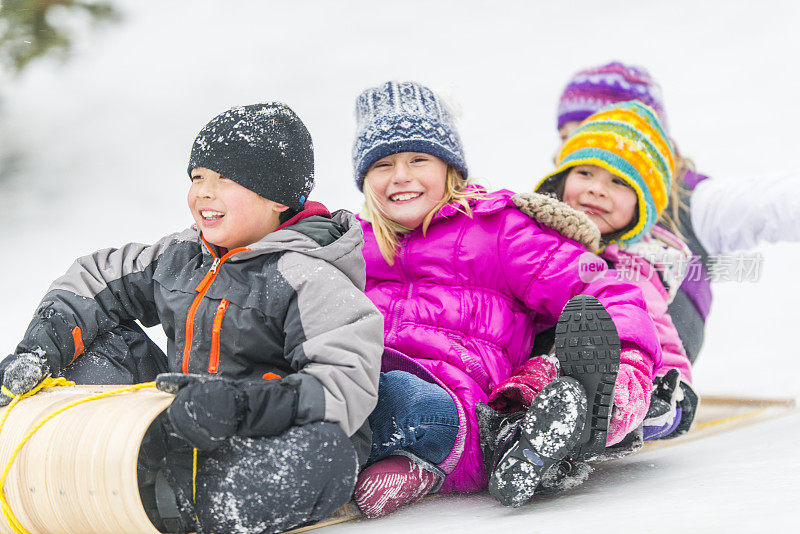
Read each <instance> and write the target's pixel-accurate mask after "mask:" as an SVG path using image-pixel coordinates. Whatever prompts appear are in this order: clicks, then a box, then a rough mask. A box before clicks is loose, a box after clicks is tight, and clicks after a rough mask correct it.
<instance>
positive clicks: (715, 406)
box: [641, 395, 798, 452]
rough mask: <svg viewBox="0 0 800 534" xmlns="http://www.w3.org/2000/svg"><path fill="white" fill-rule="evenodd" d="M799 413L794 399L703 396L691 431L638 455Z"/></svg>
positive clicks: (652, 444) (651, 444) (654, 443)
mask: <svg viewBox="0 0 800 534" xmlns="http://www.w3.org/2000/svg"><path fill="white" fill-rule="evenodd" d="M797 411H798V408H797V404H796V401H795V399H793V398H771V399H770V398H763V399H759V398H752V397H734V396H716V395H706V396H703V397H701V398H700V407H699V408H698V410H697V415H696V416H695V418H694V422H693V423H692V428H691V429H690V430H689V432H687V433H686V434H684V435H683V436H680V437H677V438H674V439H662V440H657V441H648V442H647V443H645V444H644V447H642V450H641V452H647V451H652V450H656V449H662V448H664V447H670V446H673V445H678V444H680V443H686V442H687V441H693V440H696V439H700V438H705V437H708V436H713V435H715V434H720V433H723V432H729V431H731V430H735V429H737V428H741V427H743V426H748V425H752V424H755V423H760V422H763V421H768V420H770V419H775V418H776V417H783V416H785V415H789V414H792V413H795V412H797Z"/></svg>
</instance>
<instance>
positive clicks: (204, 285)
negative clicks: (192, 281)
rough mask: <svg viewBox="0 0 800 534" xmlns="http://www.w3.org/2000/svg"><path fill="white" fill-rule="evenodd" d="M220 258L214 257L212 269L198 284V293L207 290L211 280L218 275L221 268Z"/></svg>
mask: <svg viewBox="0 0 800 534" xmlns="http://www.w3.org/2000/svg"><path fill="white" fill-rule="evenodd" d="M219 264H220V261H219V258H214V263H212V264H211V270H210V271H208V272H207V273H206V275H205V276H204V277H203V279H202V280H201V281H200V283H199V284H197V287H196V288H195V291H197V292H198V293H202V292H203V291H205V290H206V289H207V288H208V286H209V285H210V284H211V282H212V281H213V280H214V277H215V276H217V269H218V268H219Z"/></svg>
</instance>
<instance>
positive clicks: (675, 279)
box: [481, 102, 697, 492]
mask: <svg viewBox="0 0 800 534" xmlns="http://www.w3.org/2000/svg"><path fill="white" fill-rule="evenodd" d="M674 160H675V158H674V153H673V151H672V147H671V144H670V141H669V140H668V138H667V136H666V134H665V133H664V130H663V128H662V126H661V124H660V123H659V121H658V119H657V118H656V116H655V114H654V112H653V110H652V109H651V108H649V107H647V106H645V105H643V104H640V103H638V102H628V103H622V104H616V105H613V106H609V107H607V108H604V109H602V110H600V111H599V112H597V113H595V114H594V115H592V116H590V117H589V118H588V119H586V121H584V122H583V123H582V124H581V126H580V127H579V128H578V129H576V130H575V131H574V132H573V133H572V134H571V135H570V136H569V137H568V138H567V139H566V141H565V143H564V145H563V147H562V148H561V151H560V153H559V154H558V160H557V161H558V168H557V169H556V170H555V171H554V172H553V173H551V174H550V175H548V176H546V177H545V178H544V179H542V180H541V181H540V182H539V184H538V186H537V191H538V193H533V194H520V195H517V196H515V197H514V202H515V203H516V204H517V205H518V206H519V207H520V209H521V210H522V211H523V212H524V213H526V214H528V215H529V216H531V217H532V218H534V219H536V220H537V221H539V222H541V223H542V224H546V225H548V226H551V227H553V228H555V229H558V230H559V231H561V232H562V233H564V234H565V235H567V236H570V237H572V238H573V239H576V240H578V241H581V242H582V243H584V245H586V246H587V248H588V249H589V250H596V251H598V253H599V254H600V256H601V257H602V258H603V259H604V260H605V261H606V262H607V263H608V265H610V266H611V267H613V268H614V269H616V276H617V277H618V278H619V279H621V280H626V281H628V282H630V283H633V284H635V285H637V286H638V287H639V288H640V289H641V290H642V293H643V295H644V298H645V302H646V305H647V309H648V312H649V313H650V316H651V317H652V318H653V321H654V323H655V325H656V330H657V332H658V337H659V341H660V343H661V352H662V360H661V364H660V365H657V366H656V367H655V368H654V373H653V377H654V378H655V381H654V387H653V388H652V389H653V391H651V387H650V384H648V383H647V381H646V380H645V379H644V378H645V377H646V369H647V368H648V367H649V366H648V365H647V364H645V365H642V364H641V363H642V362H637V358H638V356H637V355H636V354H629V353H626V352H625V351H623V353H622V358H621V360H622V362H623V364H626V363H627V364H628V366H629V367H630V368H631V369H635V370H636V373H637V377H638V378H640V379H639V380H636V381H634V382H633V383H632V384H634V385H635V386H636V387H627V388H624V387H620V386H621V381H622V380H624V378H623V376H622V373H620V376H619V377H618V380H617V388H616V391H615V395H621V396H624V397H625V398H624V399H623V400H622V402H620V403H618V404H617V406H620V405H625V406H627V407H628V408H629V411H628V413H625V414H622V413H620V414H619V416H618V417H612V419H611V427H610V429H609V434H610V439H609V445H612V444H614V443H619V442H620V441H621V440H622V439H623V437H624V435H625V434H629V436H628V437H627V438H626V439H625V443H624V446H617V447H615V448H614V450H613V451H612V450H609V451H606V454H605V456H607V457H608V456H614V455H619V454H625V453H629V452H631V451H632V450H635V449H636V448H638V447H640V446H641V443H642V440H643V439H657V438H662V437H667V436H669V437H675V436H678V435H680V434H682V433H684V432H686V431H687V430H688V429H689V426H690V425H691V422H692V419H693V417H694V412H695V409H696V406H697V396H696V395H695V394H694V391H693V390H692V388H691V381H692V374H691V363H690V361H689V358H688V356H687V355H686V351H685V350H684V347H683V344H682V343H681V338H680V337H679V335H678V332H677V330H676V328H675V325H674V324H673V322H672V318H671V316H670V314H669V313H668V309H667V308H668V305H669V303H670V302H672V299H673V298H674V296H675V294H676V292H677V291H678V288H679V287H680V286H681V284H682V282H683V277H684V275H685V274H686V272H687V268H688V266H689V265H690V261H691V257H692V254H691V251H690V250H689V248H688V247H687V245H686V244H685V243H684V242H683V241H681V240H680V239H679V238H677V237H676V236H675V235H673V234H671V233H670V232H668V231H667V230H665V229H663V228H661V227H659V226H654V225H655V222H656V220H657V218H658V216H659V215H660V213H661V212H662V210H663V209H664V207H665V205H666V203H667V198H668V193H669V190H670V181H671V179H672V178H673V174H674V168H675V167H674ZM540 193H543V194H540ZM548 195H549V196H548ZM553 197H555V198H553ZM559 200H562V201H563V203H562V202H560V201H559ZM602 267H604V266H601V268H600V269H598V270H597V271H595V272H589V273H587V274H588V275H589V276H590V277H591V276H599V273H601V272H603V271H604V270H605V269H603V268H602ZM558 374H559V362H558V361H557V360H556V358H554V357H553V356H550V355H544V356H539V357H535V358H533V359H531V360H529V361H528V362H526V363H525V364H524V365H523V366H521V367H520V368H518V369H516V370H515V372H514V374H513V375H512V376H511V377H510V378H509V379H507V380H505V381H504V382H503V383H501V384H499V385H498V386H497V387H496V388H495V389H494V391H493V392H492V394H491V395H490V402H489V405H490V406H491V407H492V408H494V409H495V410H497V411H499V412H501V413H515V412H519V411H520V410H524V409H526V407H527V406H528V405H529V404H530V402H531V400H532V399H533V398H534V397H535V396H536V394H537V393H538V391H540V390H541V388H542V387H543V386H544V385H545V384H547V383H549V382H550V381H551V380H553V379H555V378H556V377H557V376H558ZM639 386H642V387H639ZM651 393H652V397H651ZM648 398H650V400H651V402H650V406H649V411H648V403H647V402H646V400H647V399H648ZM615 400H616V399H615ZM481 410H482V413H483V414H484V415H485V417H484V421H493V423H485V424H484V427H492V425H493V431H494V432H495V434H496V435H498V434H500V433H501V432H498V428H500V427H501V426H502V425H501V424H500V423H499V422H497V421H496V419H497V417H496V416H494V417H493V415H494V414H493V413H492V412H491V411H490V410H488V409H487V408H485V407H481ZM614 410H618V408H617V407H615V408H614ZM506 419H508V417H506ZM639 423H643V426H642V427H641V428H637V425H638V424H639ZM482 430H483V431H484V433H486V432H487V430H486V429H482ZM632 430H635V431H634V432H631V431H632ZM560 469H561V470H562V473H561V474H562V475H563V474H566V472H570V471H572V473H571V475H570V476H569V477H563V476H559V473H558V472H553V473H550V474H549V475H548V476H547V477H545V478H546V479H547V480H546V482H545V484H544V486H547V487H548V491H549V492H552V491H555V490H558V489H562V488H564V487H566V486H571V485H575V484H576V483H580V482H582V481H583V479H585V475H586V474H588V472H589V471H590V470H589V468H588V466H586V465H585V464H578V465H577V471H576V464H571V465H570V464H568V463H564V464H562V465H561V466H560Z"/></svg>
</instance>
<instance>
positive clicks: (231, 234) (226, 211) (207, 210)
mask: <svg viewBox="0 0 800 534" xmlns="http://www.w3.org/2000/svg"><path fill="white" fill-rule="evenodd" d="M187 201H188V203H189V211H191V212H192V217H193V218H194V220H195V222H196V223H197V227H198V228H199V229H200V231H201V232H203V236H204V237H205V238H206V240H207V241H208V242H209V243H212V244H214V245H217V246H218V247H225V248H227V249H232V248H236V247H245V246H247V245H251V244H253V243H255V242H256V241H258V240H259V239H261V238H263V237H264V236H266V235H267V234H269V233H271V232H273V231H275V229H276V228H278V226H280V213H281V212H284V211H286V210H287V209H289V208H288V206H284V205H283V204H278V203H277V202H273V201H271V200H267V199H266V198H264V197H261V196H259V195H257V194H256V193H254V192H252V191H250V190H249V189H247V188H246V187H243V186H241V185H239V184H237V183H236V182H234V181H233V180H229V179H227V178H224V177H222V176H221V175H220V174H219V173H217V172H214V171H212V170H210V169H206V168H203V167H196V168H194V169H192V185H191V187H189V195H188V197H187Z"/></svg>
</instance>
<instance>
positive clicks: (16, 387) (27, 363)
mask: <svg viewBox="0 0 800 534" xmlns="http://www.w3.org/2000/svg"><path fill="white" fill-rule="evenodd" d="M48 376H50V367H49V366H48V365H47V359H45V357H44V355H39V354H34V353H32V352H22V353H20V354H10V355H8V356H7V357H6V358H5V359H4V360H3V363H2V364H0V377H1V378H0V381H2V385H3V387H2V389H0V406H6V405H7V404H9V403H10V402H11V401H12V400H13V396H12V395H14V396H16V395H23V394H25V393H27V392H29V391H30V390H32V389H33V388H35V387H36V386H38V385H39V384H40V383H41V382H42V380H44V379H45V378H47V377H48Z"/></svg>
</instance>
